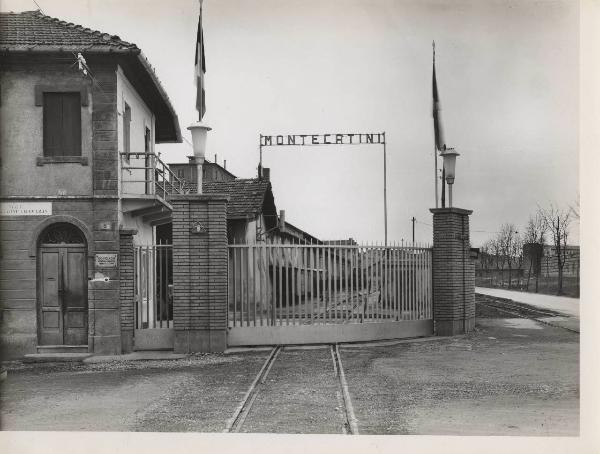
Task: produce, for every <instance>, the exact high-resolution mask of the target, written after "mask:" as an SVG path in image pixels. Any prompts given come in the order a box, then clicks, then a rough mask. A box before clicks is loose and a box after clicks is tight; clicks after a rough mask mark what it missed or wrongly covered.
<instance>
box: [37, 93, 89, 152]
mask: <svg viewBox="0 0 600 454" xmlns="http://www.w3.org/2000/svg"><path fill="white" fill-rule="evenodd" d="M43 106H44V113H43V115H44V156H45V157H57V156H81V93H80V92H60V93H53V92H45V93H44V98H43Z"/></svg>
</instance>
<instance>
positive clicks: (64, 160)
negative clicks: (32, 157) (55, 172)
mask: <svg viewBox="0 0 600 454" xmlns="http://www.w3.org/2000/svg"><path fill="white" fill-rule="evenodd" d="M36 163H37V165H38V166H43V165H46V164H81V165H82V166H87V165H88V158H87V157H83V156H38V157H37V162H36Z"/></svg>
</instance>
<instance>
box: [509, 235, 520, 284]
mask: <svg viewBox="0 0 600 454" xmlns="http://www.w3.org/2000/svg"><path fill="white" fill-rule="evenodd" d="M509 260H510V262H511V263H512V264H514V265H516V267H515V268H516V269H517V270H521V267H522V266H523V237H522V235H520V234H519V232H517V231H516V230H515V231H514V234H513V238H512V242H511V245H510V255H509ZM509 273H510V268H509ZM521 276H522V274H521V272H520V271H519V287H521V285H522V282H521ZM509 278H510V274H509Z"/></svg>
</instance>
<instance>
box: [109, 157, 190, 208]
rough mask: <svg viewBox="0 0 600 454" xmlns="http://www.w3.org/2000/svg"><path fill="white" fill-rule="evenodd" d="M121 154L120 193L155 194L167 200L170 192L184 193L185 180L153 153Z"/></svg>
mask: <svg viewBox="0 0 600 454" xmlns="http://www.w3.org/2000/svg"><path fill="white" fill-rule="evenodd" d="M120 154H121V194H123V195H156V196H159V197H162V198H163V199H165V200H167V199H168V198H169V196H170V195H171V194H184V193H185V192H187V191H186V182H185V181H184V180H181V179H179V178H177V176H176V175H175V174H174V173H173V172H172V171H171V169H170V168H169V166H168V165H167V164H165V163H164V162H162V161H161V159H160V157H159V156H158V155H157V154H155V153H146V152H128V153H120Z"/></svg>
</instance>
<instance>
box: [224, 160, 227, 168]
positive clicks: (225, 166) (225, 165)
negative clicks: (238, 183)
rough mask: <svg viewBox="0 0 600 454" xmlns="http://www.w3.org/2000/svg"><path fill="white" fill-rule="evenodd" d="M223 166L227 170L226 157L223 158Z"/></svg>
mask: <svg viewBox="0 0 600 454" xmlns="http://www.w3.org/2000/svg"><path fill="white" fill-rule="evenodd" d="M223 168H224V169H225V170H227V159H223Z"/></svg>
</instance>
